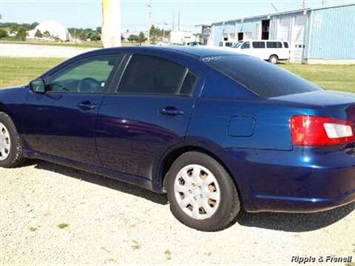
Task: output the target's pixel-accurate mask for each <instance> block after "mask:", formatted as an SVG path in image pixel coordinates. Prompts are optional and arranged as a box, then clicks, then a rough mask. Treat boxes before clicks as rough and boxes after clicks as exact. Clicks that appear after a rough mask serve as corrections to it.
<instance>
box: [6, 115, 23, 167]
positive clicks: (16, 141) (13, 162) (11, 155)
mask: <svg viewBox="0 0 355 266" xmlns="http://www.w3.org/2000/svg"><path fill="white" fill-rule="evenodd" d="M23 161H24V157H23V147H22V143H21V140H20V137H19V135H18V133H17V130H16V127H15V125H14V123H13V122H12V120H11V118H10V117H9V116H8V115H7V114H5V113H3V112H0V167H6V168H10V167H16V166H18V165H20V164H21V163H23Z"/></svg>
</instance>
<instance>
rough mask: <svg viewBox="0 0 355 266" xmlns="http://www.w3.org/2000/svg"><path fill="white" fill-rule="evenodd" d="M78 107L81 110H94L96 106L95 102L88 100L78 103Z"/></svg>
mask: <svg viewBox="0 0 355 266" xmlns="http://www.w3.org/2000/svg"><path fill="white" fill-rule="evenodd" d="M77 106H78V108H79V109H81V110H83V111H90V110H94V109H95V108H96V105H95V104H92V103H91V102H90V101H84V102H81V103H79V104H78V105H77Z"/></svg>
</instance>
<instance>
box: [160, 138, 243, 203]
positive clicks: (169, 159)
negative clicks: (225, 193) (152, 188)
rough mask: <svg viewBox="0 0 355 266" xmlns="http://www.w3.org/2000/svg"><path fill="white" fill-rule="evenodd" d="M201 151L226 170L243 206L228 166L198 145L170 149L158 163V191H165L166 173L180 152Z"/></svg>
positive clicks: (234, 179)
mask: <svg viewBox="0 0 355 266" xmlns="http://www.w3.org/2000/svg"><path fill="white" fill-rule="evenodd" d="M191 151H194V152H201V153H203V154H206V155H208V156H210V157H211V158H213V159H214V160H216V161H217V162H218V163H219V164H220V165H221V166H222V167H223V168H224V169H225V170H226V172H227V173H228V174H229V176H230V177H231V178H232V181H233V183H234V185H235V187H236V189H237V191H238V194H239V200H240V202H241V206H243V200H242V194H241V193H240V188H239V186H238V184H237V181H236V177H235V176H234V175H233V173H232V172H231V170H230V169H229V167H228V166H227V164H226V163H225V162H224V161H223V160H222V159H221V158H220V157H219V156H217V155H216V154H215V153H214V152H213V151H211V150H209V149H206V148H203V147H200V146H195V145H189V146H183V147H179V148H177V149H174V150H172V151H170V152H169V153H168V154H167V155H166V156H165V157H164V159H163V160H162V163H161V164H160V171H159V173H160V174H159V180H158V181H159V182H158V183H159V184H158V187H160V189H158V190H160V191H162V192H163V193H165V191H166V189H165V188H166V180H167V179H166V174H167V173H168V171H169V169H170V167H171V166H172V164H173V163H174V161H175V160H176V159H177V158H178V157H179V156H181V155H182V154H184V153H186V152H191Z"/></svg>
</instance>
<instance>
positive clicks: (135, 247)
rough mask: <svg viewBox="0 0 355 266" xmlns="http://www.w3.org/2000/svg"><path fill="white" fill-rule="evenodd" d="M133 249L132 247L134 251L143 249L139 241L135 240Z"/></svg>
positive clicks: (132, 244)
mask: <svg viewBox="0 0 355 266" xmlns="http://www.w3.org/2000/svg"><path fill="white" fill-rule="evenodd" d="M131 247H132V248H133V249H140V248H141V244H139V242H138V241H136V240H133V241H132V243H131Z"/></svg>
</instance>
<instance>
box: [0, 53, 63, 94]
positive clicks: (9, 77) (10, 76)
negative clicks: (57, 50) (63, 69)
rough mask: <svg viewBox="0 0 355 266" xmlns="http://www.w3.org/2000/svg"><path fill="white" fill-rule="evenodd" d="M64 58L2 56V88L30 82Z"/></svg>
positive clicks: (0, 68)
mask: <svg viewBox="0 0 355 266" xmlns="http://www.w3.org/2000/svg"><path fill="white" fill-rule="evenodd" d="M64 60H65V59H64V58H20V57H0V88H4V87H9V86H15V85H20V84H28V83H29V82H30V81H31V80H32V79H35V78H37V77H38V76H39V75H41V74H42V73H44V72H45V71H47V70H49V69H50V68H52V67H54V66H55V65H57V64H59V63H61V62H63V61H64Z"/></svg>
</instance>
